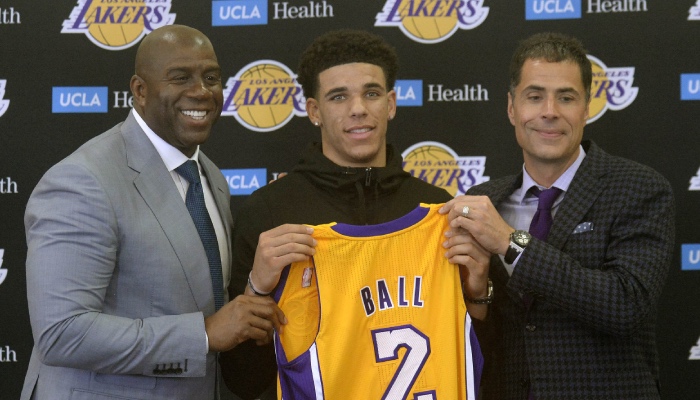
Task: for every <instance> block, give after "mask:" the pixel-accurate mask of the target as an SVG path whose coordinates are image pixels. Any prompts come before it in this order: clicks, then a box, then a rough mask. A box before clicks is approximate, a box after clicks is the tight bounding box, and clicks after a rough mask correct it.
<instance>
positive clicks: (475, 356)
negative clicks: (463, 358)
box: [467, 324, 484, 395]
mask: <svg viewBox="0 0 700 400" xmlns="http://www.w3.org/2000/svg"><path fill="white" fill-rule="evenodd" d="M470 325H471V324H470ZM469 344H470V345H471V348H472V366H473V368H474V393H476V394H477V395H478V393H479V386H480V384H481V374H482V373H483V370H484V356H483V354H481V346H480V345H479V339H478V338H477V337H476V332H475V331H474V325H471V327H470V328H469ZM467 384H469V377H467Z"/></svg>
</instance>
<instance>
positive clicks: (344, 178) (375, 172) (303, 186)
mask: <svg viewBox="0 0 700 400" xmlns="http://www.w3.org/2000/svg"><path fill="white" fill-rule="evenodd" d="M386 156H387V162H386V167H380V168H376V167H373V168H352V167H341V166H339V165H337V164H335V163H333V162H332V161H331V160H329V159H328V158H326V156H324V155H323V153H322V150H321V144H320V143H313V144H311V145H310V146H309V148H308V149H307V150H306V151H305V152H304V153H303V154H302V157H301V159H300V160H299V163H298V164H297V165H296V166H295V167H294V169H293V170H292V172H290V173H289V175H287V176H285V177H284V178H282V179H279V180H277V181H275V182H273V183H272V184H269V185H267V186H263V187H261V188H260V189H258V190H256V191H255V192H254V193H253V194H252V195H251V196H250V197H249V198H248V199H247V200H246V201H245V202H244V204H243V205H242V206H241V208H240V210H239V211H238V213H237V214H236V219H235V223H234V229H233V255H232V258H233V266H232V273H231V284H230V286H229V287H230V295H231V296H230V298H231V299H233V298H234V297H235V296H237V295H239V294H241V293H243V291H244V290H245V286H246V284H247V280H248V273H249V272H250V269H251V268H252V266H253V259H254V258H255V249H256V247H257V245H258V237H259V236H260V234H261V233H262V232H265V231H267V230H270V229H272V228H275V227H277V226H280V225H283V224H286V223H293V224H308V225H318V224H325V223H329V222H342V223H346V224H353V225H372V224H379V223H384V222H389V221H392V220H394V219H397V218H399V217H401V216H403V215H405V214H407V213H408V212H410V211H411V210H413V209H414V208H416V207H417V206H418V204H419V203H444V202H446V201H449V200H450V199H452V196H451V195H450V194H449V193H448V192H447V191H445V190H444V189H441V188H438V187H437V186H433V185H431V184H429V183H427V182H424V181H422V180H420V179H418V178H414V177H412V176H411V174H409V173H408V172H406V171H404V170H403V159H402V158H401V156H400V155H399V154H397V153H396V151H395V150H394V148H393V147H392V146H391V145H388V146H387V155H386ZM253 346H254V345H253ZM268 347H271V346H268ZM250 350H251V351H253V352H254V353H255V351H254V349H250ZM234 352H238V353H239V354H240V355H241V359H240V360H239V362H240V364H238V367H235V366H234V364H236V363H234V362H232V360H230V359H228V356H224V357H223V358H222V367H223V370H224V371H223V372H224V380H225V381H226V384H227V386H228V387H229V388H231V389H232V390H233V391H234V393H237V394H239V395H240V396H242V397H244V398H246V397H247V396H251V395H257V394H259V393H260V392H262V390H264V389H265V387H266V385H268V384H270V383H271V382H274V378H275V373H276V371H277V370H276V366H275V360H274V356H273V355H271V356H270V359H269V360H266V361H267V362H262V363H259V362H258V361H262V360H256V359H258V358H260V357H257V356H252V355H249V356H247V357H245V356H242V353H245V350H243V349H242V348H241V346H238V347H237V348H236V349H235V350H234ZM271 354H272V353H271ZM236 358H238V356H236ZM265 358H267V357H265ZM263 364H265V366H263ZM241 374H244V376H241ZM256 383H257V384H256Z"/></svg>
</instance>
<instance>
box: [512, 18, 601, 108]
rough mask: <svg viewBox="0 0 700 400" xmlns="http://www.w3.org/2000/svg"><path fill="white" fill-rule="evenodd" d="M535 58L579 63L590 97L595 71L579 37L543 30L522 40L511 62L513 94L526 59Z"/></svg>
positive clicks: (582, 78) (582, 81)
mask: <svg viewBox="0 0 700 400" xmlns="http://www.w3.org/2000/svg"><path fill="white" fill-rule="evenodd" d="M533 59H543V60H545V61H547V62H552V63H558V62H564V61H570V62H573V63H574V64H577V65H578V66H579V69H580V71H581V83H583V88H584V89H585V91H586V100H589V99H590V96H591V83H592V80H593V71H592V66H591V61H590V60H589V59H588V57H587V56H586V50H585V49H584V48H583V44H581V42H580V41H579V40H578V39H576V38H574V37H571V36H567V35H564V34H561V33H553V32H543V33H537V34H534V35H532V36H530V37H529V38H527V39H525V40H523V41H522V42H520V45H519V46H518V48H517V49H516V50H515V53H514V54H513V58H512V59H511V62H510V93H511V94H515V88H516V87H517V86H518V85H519V84H520V78H521V76H522V71H523V65H524V64H525V61H527V60H533Z"/></svg>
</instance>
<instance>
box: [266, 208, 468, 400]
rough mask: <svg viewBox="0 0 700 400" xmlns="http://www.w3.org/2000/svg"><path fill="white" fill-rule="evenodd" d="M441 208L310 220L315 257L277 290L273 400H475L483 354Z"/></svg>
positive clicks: (289, 272) (296, 268)
mask: <svg viewBox="0 0 700 400" xmlns="http://www.w3.org/2000/svg"><path fill="white" fill-rule="evenodd" d="M439 208H440V205H426V204H421V206H420V207H418V208H416V209H415V210H413V211H412V212H411V213H409V214H407V215H405V216H404V217H401V218H399V219H397V220H395V221H391V222H388V223H385V224H380V225H370V226H353V225H346V224H335V223H331V224H326V225H318V226H315V227H314V233H313V236H314V238H315V239H316V240H317V241H318V244H317V246H316V255H315V256H314V257H313V258H312V259H309V260H308V261H304V262H299V263H295V264H292V265H291V266H290V267H288V268H287V269H286V270H285V271H284V273H283V274H282V278H281V281H280V285H279V286H278V290H277V293H276V294H275V298H276V300H277V301H278V304H279V306H280V308H281V309H282V310H283V311H284V312H285V314H286V316H287V320H288V321H289V322H288V324H287V325H285V326H284V328H283V330H282V332H281V333H280V334H279V335H276V337H275V348H276V352H277V363H278V369H279V380H278V384H279V386H278V398H280V399H284V400H292V399H315V400H320V399H327V400H342V399H362V400H372V399H377V400H379V399H391V400H393V399H410V400H462V399H468V400H472V399H475V398H476V396H475V393H476V391H477V390H478V389H477V387H476V385H477V384H478V379H479V376H480V374H481V372H480V370H481V353H480V350H479V347H478V342H476V336H475V335H474V333H473V330H472V328H471V319H470V318H469V315H468V314H467V312H466V306H465V304H464V300H463V297H462V290H461V285H460V279H459V271H458V268H457V266H456V265H454V264H450V263H449V262H448V261H447V259H446V258H445V256H444V253H445V251H446V250H445V249H444V248H443V247H442V243H443V242H444V241H445V240H446V239H445V236H444V232H445V231H447V229H448V221H447V217H446V216H444V215H440V214H438V212H437V210H438V209H439Z"/></svg>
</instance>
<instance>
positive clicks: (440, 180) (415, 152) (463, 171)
mask: <svg viewBox="0 0 700 400" xmlns="http://www.w3.org/2000/svg"><path fill="white" fill-rule="evenodd" d="M401 156H403V169H404V170H405V171H406V172H408V173H410V174H411V175H413V176H415V177H416V178H419V179H422V180H424V181H426V182H428V183H431V184H433V185H435V186H438V187H441V188H443V189H445V190H447V191H448V192H450V194H452V195H453V196H457V195H460V194H464V193H465V192H466V191H467V189H469V188H470V187H472V186H474V185H478V184H480V183H483V182H486V181H488V180H489V177H488V176H484V170H485V169H486V156H474V157H461V156H458V155H457V153H455V152H454V150H452V149H451V148H449V147H448V146H445V145H444V144H442V143H439V142H420V143H416V144H414V145H413V146H411V147H409V148H407V149H406V150H405V151H404V152H403V153H402V154H401Z"/></svg>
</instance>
